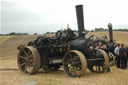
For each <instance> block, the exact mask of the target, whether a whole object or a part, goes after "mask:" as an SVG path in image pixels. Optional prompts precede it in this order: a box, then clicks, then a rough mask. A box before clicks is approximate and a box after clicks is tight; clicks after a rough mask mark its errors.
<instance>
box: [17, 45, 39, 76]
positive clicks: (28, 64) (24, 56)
mask: <svg viewBox="0 0 128 85" xmlns="http://www.w3.org/2000/svg"><path fill="white" fill-rule="evenodd" d="M17 63H18V67H19V69H20V71H21V72H23V73H25V74H29V75H31V74H34V73H36V72H37V71H38V70H39V68H40V55H39V53H38V51H37V49H36V48H33V47H32V46H24V47H20V49H19V53H18V58H17Z"/></svg>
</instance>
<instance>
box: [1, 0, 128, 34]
mask: <svg viewBox="0 0 128 85" xmlns="http://www.w3.org/2000/svg"><path fill="white" fill-rule="evenodd" d="M80 4H82V5H83V10H84V25H85V29H86V30H93V29H95V28H99V27H103V28H107V25H108V23H112V24H113V28H114V29H118V28H128V0H1V2H0V5H1V9H0V11H1V14H0V15H1V17H0V20H1V23H0V26H1V28H0V33H2V34H6V33H10V32H18V33H24V32H25V33H39V34H42V33H45V32H56V31H57V30H60V29H62V28H67V24H69V27H70V28H71V29H73V30H77V29H78V27H77V19H76V10H75V6H76V5H80Z"/></svg>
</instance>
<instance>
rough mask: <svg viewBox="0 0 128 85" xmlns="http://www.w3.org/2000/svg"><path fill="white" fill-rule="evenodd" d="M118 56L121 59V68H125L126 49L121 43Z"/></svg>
mask: <svg viewBox="0 0 128 85" xmlns="http://www.w3.org/2000/svg"><path fill="white" fill-rule="evenodd" d="M119 56H120V59H121V68H122V69H125V68H126V51H125V48H124V44H121V48H120V50H119Z"/></svg>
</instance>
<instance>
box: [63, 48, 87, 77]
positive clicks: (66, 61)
mask: <svg viewBox="0 0 128 85" xmlns="http://www.w3.org/2000/svg"><path fill="white" fill-rule="evenodd" d="M63 66H64V70H65V72H66V73H67V74H68V76H71V77H80V76H82V75H83V74H85V72H86V69H87V61H86V58H85V56H84V55H83V53H81V52H80V51H77V50H71V51H69V52H68V53H66V55H65V56H64V58H63Z"/></svg>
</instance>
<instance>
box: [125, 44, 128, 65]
mask: <svg viewBox="0 0 128 85" xmlns="http://www.w3.org/2000/svg"><path fill="white" fill-rule="evenodd" d="M125 52H126V62H125V64H126V67H127V62H128V45H127V46H126V47H125Z"/></svg>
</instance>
